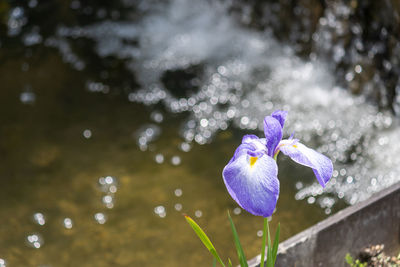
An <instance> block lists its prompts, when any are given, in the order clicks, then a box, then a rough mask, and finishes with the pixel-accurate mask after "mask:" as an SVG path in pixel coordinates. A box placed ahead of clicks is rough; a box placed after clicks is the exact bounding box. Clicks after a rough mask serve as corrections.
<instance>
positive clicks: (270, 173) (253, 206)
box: [222, 153, 279, 217]
mask: <svg viewBox="0 0 400 267" xmlns="http://www.w3.org/2000/svg"><path fill="white" fill-rule="evenodd" d="M253 160H254V159H253ZM277 175H278V166H277V165H276V162H275V161H274V160H273V159H272V158H270V157H268V156H267V155H263V156H261V157H259V158H257V160H255V162H254V161H253V162H251V161H250V156H249V155H246V154H244V153H243V154H241V155H240V156H238V157H236V158H235V159H234V160H232V161H231V162H230V163H228V165H226V166H225V168H224V170H223V172H222V176H223V178H224V182H225V185H226V188H227V189H228V192H229V194H230V195H231V196H232V198H233V199H234V200H235V201H236V202H237V203H238V204H239V205H240V206H241V207H242V208H243V209H245V210H247V211H248V212H250V213H252V214H254V215H257V216H263V217H269V216H271V215H272V213H273V212H274V209H275V206H276V202H277V201H278V196H279V180H278V178H277Z"/></svg>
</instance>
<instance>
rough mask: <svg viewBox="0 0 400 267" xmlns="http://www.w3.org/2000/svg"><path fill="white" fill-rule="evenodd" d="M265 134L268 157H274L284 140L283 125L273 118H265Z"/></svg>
mask: <svg viewBox="0 0 400 267" xmlns="http://www.w3.org/2000/svg"><path fill="white" fill-rule="evenodd" d="M264 134H265V139H266V146H267V149H268V155H269V156H270V157H273V156H274V151H275V148H276V147H277V146H278V144H279V142H280V141H281V139H282V125H281V123H280V122H279V120H277V119H276V118H274V117H272V116H266V117H265V118H264Z"/></svg>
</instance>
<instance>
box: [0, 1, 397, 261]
mask: <svg viewBox="0 0 400 267" xmlns="http://www.w3.org/2000/svg"><path fill="white" fill-rule="evenodd" d="M237 5H238V4H237V3H236V4H234V3H230V2H220V3H217V2H215V3H211V2H208V1H195V2H189V1H183V0H174V1H168V2H159V1H116V2H115V3H112V4H110V3H108V2H106V1H105V2H104V3H103V2H99V3H97V4H96V5H94V4H93V3H91V4H88V3H86V4H84V3H81V2H79V1H77V0H74V1H71V2H68V1H66V2H63V1H52V2H49V3H48V4H41V3H38V2H37V1H35V0H31V1H28V2H27V3H26V4H24V5H20V6H18V5H11V4H10V5H8V4H6V5H2V6H0V15H1V16H4V21H6V27H5V28H2V32H1V33H2V35H1V36H2V38H1V39H0V42H1V43H0V44H1V47H0V76H1V81H2V85H1V90H0V104H1V105H0V110H1V112H0V121H1V124H0V137H1V138H0V151H1V154H2V157H1V161H0V184H1V188H2V189H3V190H2V194H1V195H0V200H1V201H0V203H1V206H0V216H1V217H2V218H3V219H2V227H1V228H0V233H1V234H0V236H1V237H2V238H1V239H0V259H3V260H4V261H5V262H6V266H71V265H74V266H75V265H76V266H110V265H112V266H181V265H182V266H183V265H184V266H210V264H211V256H209V255H208V252H207V251H206V249H205V248H203V246H202V244H201V243H200V241H199V240H198V239H197V237H196V236H195V235H194V233H193V231H192V230H191V229H190V227H189V226H188V225H187V223H186V221H185V220H184V218H183V216H182V214H184V213H185V214H188V215H190V216H192V217H193V218H195V220H196V221H197V222H198V223H199V224H200V225H202V226H203V227H204V229H205V230H206V232H207V233H208V234H209V235H210V236H211V239H212V240H213V243H214V245H215V246H216V247H217V249H218V251H219V253H220V254H221V255H222V256H223V257H224V258H227V257H228V255H229V256H230V257H231V258H233V259H235V258H236V257H235V256H234V255H235V248H234V246H233V243H232V237H231V233H230V230H229V225H228V221H227V216H226V212H227V211H228V210H229V211H230V212H231V214H233V219H234V221H235V223H236V226H237V228H238V231H239V234H240V236H241V240H242V243H243V246H244V247H245V251H246V253H247V255H248V257H249V258H251V257H253V256H256V255H257V254H258V253H259V247H260V245H261V239H260V237H259V231H260V230H261V227H262V219H261V218H259V217H254V216H251V215H250V214H248V213H247V212H245V211H242V210H241V209H240V208H239V207H238V206H237V204H236V203H235V202H234V201H233V200H232V199H231V198H230V196H229V194H228V193H227V191H226V189H225V186H224V184H223V181H222V177H221V172H222V169H223V167H224V166H225V164H226V163H227V162H228V161H229V159H230V158H231V156H232V154H233V152H234V150H235V148H236V147H237V146H238V144H239V143H240V141H241V137H242V136H243V134H246V133H255V134H258V135H261V134H262V131H261V129H262V119H263V117H264V116H265V115H267V114H270V113H271V112H272V111H273V110H275V109H284V110H288V111H289V118H288V122H287V126H286V128H285V136H289V135H290V134H291V133H292V132H295V135H296V137H297V138H299V139H300V140H302V141H303V142H304V143H306V144H308V145H309V146H311V147H314V148H316V149H318V150H319V151H320V152H322V153H324V154H326V155H328V156H329V157H331V158H332V160H333V161H334V167H335V171H334V177H333V179H332V181H331V182H330V184H329V185H328V186H327V188H326V189H325V190H322V189H321V188H320V187H319V186H318V184H316V180H315V178H314V176H313V173H312V171H311V170H309V169H307V168H305V167H301V166H297V165H295V164H294V163H293V162H291V161H290V159H287V158H284V157H283V156H281V157H279V159H278V165H279V179H280V181H281V194H280V198H279V201H278V206H277V211H276V213H275V214H274V216H273V218H272V221H271V225H272V227H273V228H275V227H276V225H277V223H278V222H280V223H281V226H282V233H281V238H282V240H284V239H286V238H288V237H290V236H291V235H293V234H295V233H297V232H299V231H301V230H303V229H305V228H307V227H308V226H311V225H313V224H314V223H316V222H318V221H320V220H321V219H323V218H325V217H326V216H328V215H329V214H331V213H333V212H336V211H338V210H340V209H341V208H343V207H345V206H346V205H348V204H354V203H356V202H358V201H360V200H363V199H366V198H368V197H369V196H370V195H371V194H372V193H374V192H377V191H379V190H381V189H383V188H386V187H388V186H390V185H391V184H393V183H395V182H396V181H398V180H399V179H400V178H399V177H400V176H399V173H400V159H399V158H398V157H396V155H398V153H399V152H400V146H399V145H398V142H396V140H397V139H398V137H399V133H398V126H397V125H398V122H397V118H396V117H395V116H394V115H393V113H392V112H390V111H389V110H387V109H385V108H379V107H378V106H379V105H377V104H375V103H374V102H373V101H368V99H369V96H370V94H369V93H370V92H367V93H361V94H358V95H353V94H351V93H350V91H349V90H346V89H347V88H348V87H347V85H343V84H342V83H339V82H338V81H337V76H336V74H335V71H333V70H332V63H331V62H330V61H329V60H327V59H326V58H325V57H322V56H321V57H319V56H315V55H314V56H313V54H312V53H311V56H310V57H309V58H304V57H301V56H299V53H298V51H297V50H296V46H295V45H293V43H291V42H289V41H288V42H286V43H285V42H283V41H278V40H277V39H276V36H275V35H274V33H273V32H272V31H271V30H268V28H267V29H263V30H260V29H257V27H252V26H251V23H248V25H247V26H246V25H245V24H246V23H243V21H244V22H246V20H248V19H249V14H247V13H246V10H248V9H249V8H250V7H249V6H246V5H245V4H239V7H240V8H239V9H240V10H239V11H236V13H235V12H234V11H232V10H233V9H234V7H237ZM329 12H330V10H329V9H327V11H325V17H326V18H327V19H328V20H329V19H331V20H332V16H331V15H330V13H329ZM238 14H239V15H240V18H238ZM323 18H324V17H323ZM335 18H336V19H337V18H340V17H335ZM320 23H322V24H323V25H322V26H325V25H324V21H323V20H322V22H321V21H320ZM329 25H331V26H332V23H331V24H329ZM322 26H321V27H320V29H319V31H320V32H319V33H321V32H322V33H325V35H323V36H325V37H326V35H327V33H328V32H329V30H328V29H326V27H325V28H324V27H322ZM317 33H318V31H317ZM314 39H318V38H314ZM321 39H322V38H321ZM321 39H319V40H321ZM316 43H317V44H319V46H318V47H320V49H322V48H321V44H323V42H322V43H318V42H317V41H316ZM324 49H325V50H326V49H327V48H326V47H325V48H323V49H322V50H324ZM336 52H337V51H336ZM337 53H339V55H340V54H341V52H340V51H339V52H337ZM337 53H336V54H335V55H336V57H338V54H337ZM326 54H327V53H325V54H324V55H326ZM334 65H335V64H334ZM355 65H356V67H355V68H354V71H353V72H348V73H347V74H346V75H347V76H348V78H349V81H350V82H351V81H353V79H350V78H352V77H350V76H351V75H353V78H354V75H357V74H360V73H363V68H362V66H361V65H360V64H355ZM335 66H336V65H335ZM349 73H350V74H349ZM347 76H346V77H347ZM396 103H397V102H394V104H396ZM394 106H395V105H394ZM234 262H237V261H236V260H234ZM3 265H4V264H3ZM0 266H1V263H0Z"/></svg>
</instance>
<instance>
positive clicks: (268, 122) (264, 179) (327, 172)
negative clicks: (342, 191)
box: [222, 111, 333, 217]
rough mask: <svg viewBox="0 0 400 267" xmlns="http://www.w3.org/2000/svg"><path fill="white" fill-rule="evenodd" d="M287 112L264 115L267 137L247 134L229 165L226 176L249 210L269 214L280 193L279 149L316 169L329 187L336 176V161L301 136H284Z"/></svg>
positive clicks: (234, 194)
mask: <svg viewBox="0 0 400 267" xmlns="http://www.w3.org/2000/svg"><path fill="white" fill-rule="evenodd" d="M286 115H287V112H286V111H275V112H274V113H272V114H271V116H266V117H265V119H264V134H265V138H258V137H257V136H255V135H245V136H244V137H243V140H242V144H241V145H240V146H239V147H238V148H237V149H236V151H235V154H234V155H233V157H232V159H231V160H230V161H229V163H228V164H227V165H226V166H225V168H224V170H223V172H222V176H223V178H224V182H225V185H226V188H227V189H228V192H229V194H230V195H231V196H232V198H233V199H234V200H235V201H236V202H237V203H238V204H239V205H240V206H241V207H242V208H243V209H245V210H247V211H248V212H250V213H252V214H254V215H257V216H263V217H269V216H271V215H272V213H273V212H274V209H275V206H276V202H277V201H278V196H279V180H278V166H277V164H276V157H277V155H278V153H279V151H282V153H283V154H285V155H287V156H289V157H290V158H291V159H292V160H294V161H295V162H297V163H299V164H301V165H304V166H307V167H310V168H312V169H313V171H314V174H315V176H316V177H317V180H318V182H319V183H320V184H321V185H322V187H325V185H326V183H327V182H328V181H329V179H330V178H331V176H332V171H333V166H332V161H331V160H330V159H329V158H327V157H326V156H324V155H322V154H320V153H318V152H316V151H315V150H313V149H310V148H308V147H306V146H305V145H303V144H301V143H300V142H299V140H297V139H293V138H292V137H290V138H289V139H285V140H282V128H283V125H284V123H285V119H286Z"/></svg>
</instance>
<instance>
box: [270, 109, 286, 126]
mask: <svg viewBox="0 0 400 267" xmlns="http://www.w3.org/2000/svg"><path fill="white" fill-rule="evenodd" d="M287 114H288V113H287V111H282V110H276V111H274V112H273V113H272V114H271V117H273V118H275V119H277V120H278V121H279V123H280V124H281V127H282V128H283V125H285V120H286V116H287Z"/></svg>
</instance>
